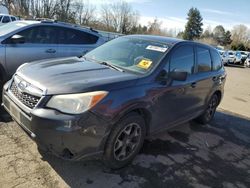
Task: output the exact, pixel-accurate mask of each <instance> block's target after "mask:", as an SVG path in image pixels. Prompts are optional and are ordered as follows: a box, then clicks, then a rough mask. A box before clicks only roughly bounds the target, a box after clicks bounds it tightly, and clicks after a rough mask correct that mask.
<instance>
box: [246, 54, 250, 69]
mask: <svg viewBox="0 0 250 188" xmlns="http://www.w3.org/2000/svg"><path fill="white" fill-rule="evenodd" d="M245 65H246V67H250V53H248V55H247V59H246V61H245Z"/></svg>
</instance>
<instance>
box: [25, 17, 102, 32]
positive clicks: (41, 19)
mask: <svg viewBox="0 0 250 188" xmlns="http://www.w3.org/2000/svg"><path fill="white" fill-rule="evenodd" d="M25 20H34V21H40V22H41V23H58V24H63V25H67V26H71V27H79V28H85V29H89V30H91V31H93V32H96V33H98V31H97V30H95V29H93V28H92V27H87V26H83V25H79V24H72V23H67V22H62V21H58V20H54V19H48V18H35V19H25Z"/></svg>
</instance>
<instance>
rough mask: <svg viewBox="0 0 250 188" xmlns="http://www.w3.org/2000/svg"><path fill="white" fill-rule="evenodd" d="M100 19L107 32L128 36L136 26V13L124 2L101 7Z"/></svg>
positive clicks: (137, 16)
mask: <svg viewBox="0 0 250 188" xmlns="http://www.w3.org/2000/svg"><path fill="white" fill-rule="evenodd" d="M101 18H102V21H103V23H104V24H105V25H106V28H107V29H108V30H109V31H116V32H120V33H124V34H128V33H130V32H131V30H132V29H133V28H134V27H137V26H138V18H139V14H138V12H136V11H134V10H133V9H132V7H131V5H130V4H129V3H127V2H125V1H122V2H118V3H112V4H105V5H103V6H102V10H101Z"/></svg>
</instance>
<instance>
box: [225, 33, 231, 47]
mask: <svg viewBox="0 0 250 188" xmlns="http://www.w3.org/2000/svg"><path fill="white" fill-rule="evenodd" d="M231 43H232V39H231V32H230V31H227V32H225V35H224V45H228V44H231Z"/></svg>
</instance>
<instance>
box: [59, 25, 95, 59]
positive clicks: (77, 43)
mask: <svg viewBox="0 0 250 188" xmlns="http://www.w3.org/2000/svg"><path fill="white" fill-rule="evenodd" d="M97 41H98V37H97V36H95V35H92V34H90V33H88V32H84V31H81V30H77V29H71V28H63V27H60V28H59V34H58V44H59V48H58V56H59V57H70V56H81V55H84V54H86V53H87V52H89V51H90V50H92V49H94V48H95V47H97V45H96V42H97Z"/></svg>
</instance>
